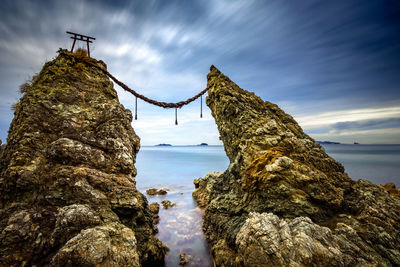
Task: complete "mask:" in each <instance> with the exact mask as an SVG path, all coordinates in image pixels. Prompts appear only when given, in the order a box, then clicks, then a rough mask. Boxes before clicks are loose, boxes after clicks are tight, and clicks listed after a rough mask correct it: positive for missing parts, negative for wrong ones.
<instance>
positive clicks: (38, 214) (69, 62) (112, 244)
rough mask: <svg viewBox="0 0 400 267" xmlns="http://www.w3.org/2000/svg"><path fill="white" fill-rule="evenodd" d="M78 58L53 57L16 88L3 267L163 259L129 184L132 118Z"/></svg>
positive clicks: (4, 186) (5, 180)
mask: <svg viewBox="0 0 400 267" xmlns="http://www.w3.org/2000/svg"><path fill="white" fill-rule="evenodd" d="M80 58H85V56H84V55H80V56H78V55H73V54H71V53H68V52H66V51H60V54H59V56H58V57H57V58H56V59H55V60H53V61H50V62H48V63H46V64H45V65H44V67H43V69H42V71H41V72H40V73H39V74H38V75H37V76H36V77H34V78H33V80H32V83H31V84H25V85H24V86H23V87H22V90H23V92H24V95H23V97H22V98H21V100H20V101H19V103H17V104H16V106H15V113H14V114H15V117H14V120H13V121H12V123H11V126H10V130H9V135H8V139H7V144H6V145H5V146H3V147H2V149H1V151H0V152H1V158H0V168H1V169H0V172H1V178H0V205H1V206H0V208H1V210H0V265H1V266H31V265H36V266H46V265H49V266H64V265H66V266H98V265H103V266H141V265H151V264H155V263H157V262H162V261H163V259H164V255H165V253H166V251H167V248H166V247H165V246H164V245H163V244H162V243H161V241H159V240H158V239H157V238H156V237H155V230H156V228H155V227H154V225H153V219H152V217H153V214H152V213H151V212H150V211H149V209H148V204H147V200H146V198H145V197H144V196H143V195H142V194H141V193H140V192H138V191H137V190H136V187H135V179H134V177H135V175H136V169H135V167H134V163H135V160H136V154H137V153H138V151H139V147H140V140H139V137H138V136H137V135H136V134H135V132H134V130H133V129H132V127H131V121H132V114H131V112H130V111H129V110H126V109H125V108H124V107H123V106H122V105H121V104H120V103H119V101H118V96H117V93H116V91H115V90H114V89H113V84H112V82H110V81H109V79H108V77H107V76H105V75H104V74H103V73H102V72H100V71H99V70H97V69H96V68H93V67H90V66H88V65H86V64H85V63H83V62H81V61H80V60H79V59H80ZM86 60H91V62H92V63H94V64H98V65H99V66H101V67H103V68H106V65H105V64H104V63H103V62H102V61H96V60H94V59H88V58H86Z"/></svg>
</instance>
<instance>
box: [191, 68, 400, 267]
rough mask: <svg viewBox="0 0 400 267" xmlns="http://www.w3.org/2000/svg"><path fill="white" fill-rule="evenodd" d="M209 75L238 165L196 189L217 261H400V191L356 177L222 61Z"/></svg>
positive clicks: (216, 111) (215, 111) (212, 98)
mask: <svg viewBox="0 0 400 267" xmlns="http://www.w3.org/2000/svg"><path fill="white" fill-rule="evenodd" d="M207 78H208V86H211V89H210V90H209V95H208V97H207V105H208V106H209V107H210V109H211V112H212V115H213V116H214V119H215V122H216V124H217V126H218V130H219V133H220V138H221V140H222V141H223V143H224V148H225V151H226V154H227V156H228V157H229V160H230V165H229V167H228V169H227V170H226V171H225V172H223V173H214V174H212V173H209V174H207V175H206V176H205V177H204V178H199V179H196V180H195V181H194V183H195V188H196V189H195V191H194V193H193V196H194V197H195V198H196V199H197V201H198V203H199V205H201V206H203V207H205V208H206V209H205V215H204V223H203V230H204V231H205V234H206V238H207V239H208V241H209V243H210V245H211V249H212V253H213V256H214V259H215V262H216V264H217V266H399V265H400V251H399V248H400V223H399V222H400V199H399V198H398V197H394V196H391V195H390V194H389V193H388V192H386V191H385V190H384V189H382V188H380V187H378V186H376V185H374V184H372V183H370V182H368V181H365V180H359V181H358V182H355V181H353V180H352V179H350V178H349V177H348V176H347V174H346V173H344V168H343V166H342V165H341V164H340V163H338V162H336V161H335V160H334V159H332V158H331V157H329V156H328V155H327V154H326V153H325V151H324V148H323V147H322V146H320V145H319V144H318V143H316V142H315V141H314V140H313V139H312V138H310V137H309V136H307V135H306V134H305V133H304V132H303V131H302V129H301V127H300V126H299V125H298V124H297V123H296V121H295V120H294V119H293V118H292V117H291V116H290V115H288V114H286V113H285V112H283V111H282V110H281V109H279V108H278V106H277V105H274V104H272V103H270V102H264V101H262V100H261V99H260V98H259V97H257V96H255V95H254V94H253V93H250V92H248V91H245V90H243V89H241V88H239V87H238V86H237V85H236V84H235V83H233V82H232V81H231V80H230V79H229V78H228V77H226V76H224V75H223V74H222V73H221V72H220V71H219V70H217V69H216V68H215V67H213V66H212V67H211V71H210V73H209V74H208V77H207ZM388 188H389V191H392V192H394V191H393V187H392V186H388ZM392 195H394V194H392Z"/></svg>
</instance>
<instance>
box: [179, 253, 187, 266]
mask: <svg viewBox="0 0 400 267" xmlns="http://www.w3.org/2000/svg"><path fill="white" fill-rule="evenodd" d="M186 256H189V255H186V254H185V253H181V254H179V265H182V266H183V265H186V264H188V263H189V259H187V258H186Z"/></svg>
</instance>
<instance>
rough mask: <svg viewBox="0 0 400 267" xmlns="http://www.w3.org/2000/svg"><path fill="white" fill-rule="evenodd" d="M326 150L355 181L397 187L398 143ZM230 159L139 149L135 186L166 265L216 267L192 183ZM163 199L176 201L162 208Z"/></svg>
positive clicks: (178, 149) (218, 151) (205, 152)
mask: <svg viewBox="0 0 400 267" xmlns="http://www.w3.org/2000/svg"><path fill="white" fill-rule="evenodd" d="M323 147H324V148H325V151H326V152H327V153H328V154H329V155H330V156H331V157H333V158H334V159H335V160H337V161H339V162H340V163H342V164H343V166H344V167H345V171H346V173H347V174H348V175H349V176H350V177H351V178H352V179H353V180H358V179H366V180H369V181H371V182H372V183H375V184H385V183H388V182H393V183H394V184H395V185H396V187H397V186H399V185H400V145H362V144H360V145H347V144H324V145H323ZM228 164H229V160H228V158H227V156H226V154H225V151H224V148H223V146H142V147H141V149H140V151H139V153H138V155H137V161H136V168H137V171H138V174H137V177H136V186H137V188H138V190H139V191H141V192H142V193H144V194H145V195H146V197H147V199H148V201H149V203H152V202H158V203H159V204H160V212H159V216H160V222H159V223H158V225H157V226H158V234H157V237H158V238H159V239H160V240H161V241H162V242H163V243H164V244H166V245H167V246H168V247H169V248H170V251H169V252H168V254H167V255H166V258H165V266H166V267H170V266H171V267H172V266H174V267H176V266H179V255H180V254H181V253H185V254H186V255H187V256H186V257H187V259H188V260H189V262H190V263H189V264H188V265H186V266H201V267H207V266H214V265H213V261H212V257H211V255H210V250H209V247H208V245H207V242H206V241H205V238H204V235H203V232H202V216H203V212H204V211H203V210H202V209H201V208H199V207H198V206H197V205H196V202H195V201H194V199H193V198H192V192H193V190H194V185H193V180H194V179H196V178H199V177H204V176H205V175H206V174H207V173H208V172H214V171H225V170H226V168H227V167H228ZM149 188H159V189H162V188H163V189H166V190H167V191H168V194H167V195H164V196H149V195H147V194H146V190H147V189H149ZM162 200H170V201H171V202H173V203H176V206H175V207H172V208H169V209H164V208H163V207H162V205H161V201H162Z"/></svg>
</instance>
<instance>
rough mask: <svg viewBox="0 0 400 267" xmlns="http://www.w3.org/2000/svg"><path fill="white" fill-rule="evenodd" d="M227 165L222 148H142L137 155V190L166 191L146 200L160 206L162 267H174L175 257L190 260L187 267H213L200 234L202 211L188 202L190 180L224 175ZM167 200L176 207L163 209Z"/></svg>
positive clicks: (193, 202)
mask: <svg viewBox="0 0 400 267" xmlns="http://www.w3.org/2000/svg"><path fill="white" fill-rule="evenodd" d="M228 164H229V161H228V158H227V157H226V156H225V152H224V149H223V147H222V146H207V147H203V146H202V147H200V146H192V147H142V148H141V150H140V152H139V154H138V155H137V161H136V168H137V170H138V175H137V177H136V183H137V188H138V189H139V190H140V191H141V192H142V193H144V194H145V191H146V189H149V188H153V187H155V188H167V189H169V191H168V194H167V195H166V196H148V195H147V194H146V197H147V199H148V201H149V203H151V202H158V203H159V204H160V212H159V216H160V222H159V224H158V225H157V226H158V230H159V233H158V235H157V236H158V238H159V239H160V240H161V241H162V242H163V243H164V244H166V245H167V246H168V247H169V248H170V252H169V253H168V254H167V255H166V258H165V262H166V263H165V265H166V266H167V267H169V266H171V267H172V266H173V267H176V266H178V264H179V254H180V253H186V254H190V255H191V256H192V259H191V264H189V265H187V266H204V267H207V266H213V263H212V259H211V256H210V253H209V248H208V245H207V243H206V241H205V239H204V235H203V231H202V214H203V211H202V210H201V209H200V208H199V207H197V205H196V203H195V201H194V200H193V198H192V192H193V190H194V185H193V180H194V179H195V178H199V177H204V176H205V175H206V174H207V172H210V171H224V170H225V169H226V168H227V167H228ZM164 199H167V200H170V201H172V202H174V203H176V204H177V205H176V206H175V207H172V208H169V209H164V208H163V207H162V205H161V201H162V200H164Z"/></svg>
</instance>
